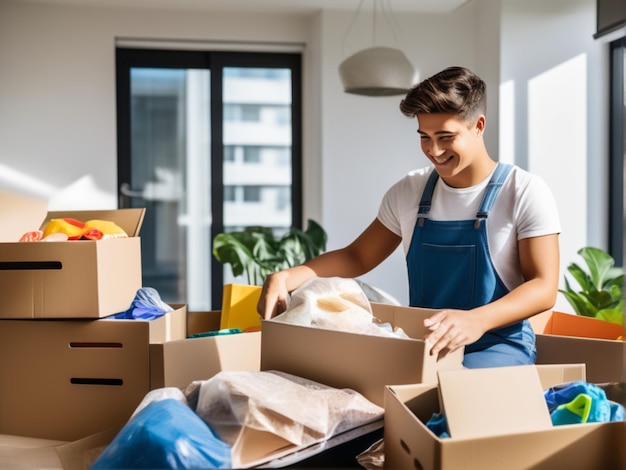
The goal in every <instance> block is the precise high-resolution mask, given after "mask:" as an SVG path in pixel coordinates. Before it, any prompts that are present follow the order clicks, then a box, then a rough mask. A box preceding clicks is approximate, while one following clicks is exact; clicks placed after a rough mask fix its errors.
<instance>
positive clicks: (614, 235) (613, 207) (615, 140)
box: [608, 37, 626, 266]
mask: <svg viewBox="0 0 626 470" xmlns="http://www.w3.org/2000/svg"><path fill="white" fill-rule="evenodd" d="M625 55H626V37H624V38H621V39H618V40H616V41H613V42H611V58H610V104H609V110H610V111H609V112H610V128H609V175H608V176H609V214H608V215H609V240H608V245H609V250H608V251H609V253H610V254H611V256H613V258H614V259H615V263H616V265H617V266H624V265H625V263H626V260H625V259H624V256H625V253H626V241H625V240H624V235H625V233H624V232H625V228H624V224H625V222H626V213H625V212H624V209H625V207H626V200H625V198H626V194H625V192H624V177H625V175H624V168H625V167H626V162H625V159H626V143H625V141H626V106H625V104H626V103H625V95H624V92H625V91H626V90H624V83H625V81H626V76H625V72H624V67H625V66H626V63H625V61H624V56H625Z"/></svg>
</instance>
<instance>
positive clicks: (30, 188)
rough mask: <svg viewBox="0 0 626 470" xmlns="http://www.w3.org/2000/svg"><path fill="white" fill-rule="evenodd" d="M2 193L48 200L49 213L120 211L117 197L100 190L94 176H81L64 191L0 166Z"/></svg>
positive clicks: (5, 166)
mask: <svg viewBox="0 0 626 470" xmlns="http://www.w3.org/2000/svg"><path fill="white" fill-rule="evenodd" d="M0 190H2V191H4V192H6V193H7V194H15V195H21V196H27V197H30V198H34V199H37V200H41V201H47V203H48V210H50V211H61V210H98V209H117V199H116V196H115V194H112V193H108V192H106V191H102V190H101V189H100V188H98V186H97V184H96V182H95V181H94V179H93V176H91V175H85V176H82V177H81V178H79V179H77V180H76V181H74V182H73V183H71V184H69V185H67V186H65V187H63V188H56V187H54V186H52V185H51V184H48V183H46V182H45V181H42V180H40V179H38V178H35V177H33V176H31V175H28V174H26V173H22V172H20V171H18V170H15V169H13V168H11V167H9V166H7V165H3V164H1V163H0Z"/></svg>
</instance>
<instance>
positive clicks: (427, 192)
mask: <svg viewBox="0 0 626 470" xmlns="http://www.w3.org/2000/svg"><path fill="white" fill-rule="evenodd" d="M438 179H439V173H437V171H436V170H435V169H433V171H432V173H431V174H430V176H429V177H428V181H427V182H426V186H424V191H423V192H422V198H421V199H420V206H419V211H418V212H417V218H418V223H419V224H420V225H423V224H424V217H426V216H427V215H428V213H429V212H430V206H431V204H432V199H433V192H434V191H435V184H437V180H438Z"/></svg>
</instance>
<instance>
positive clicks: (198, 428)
mask: <svg viewBox="0 0 626 470" xmlns="http://www.w3.org/2000/svg"><path fill="white" fill-rule="evenodd" d="M121 468H129V469H130V468H132V469H140V468H143V469H148V468H149V469H210V468H231V448H230V446H229V445H228V444H226V443H225V442H223V441H222V440H220V439H219V438H218V437H217V436H216V435H215V433H214V432H213V431H212V430H211V428H210V427H209V426H208V425H207V424H206V423H205V422H204V421H203V420H202V418H200V416H198V415H197V414H196V413H194V411H193V410H192V409H191V408H189V407H188V406H187V405H185V404H184V403H181V402H180V401H178V400H175V399H172V398H167V399H164V400H159V401H153V402H151V403H149V404H148V405H147V406H146V407H145V408H143V409H142V410H141V411H139V412H138V413H137V414H136V415H135V416H134V417H133V418H132V419H131V420H130V421H128V423H126V425H125V426H124V427H123V428H122V430H121V431H120V432H119V433H118V435H117V436H116V437H115V439H113V442H111V444H109V446H108V447H107V448H106V449H105V450H104V451H103V452H102V454H100V456H99V457H98V458H97V459H96V461H95V462H94V463H93V464H92V465H91V467H90V470H98V469H121Z"/></svg>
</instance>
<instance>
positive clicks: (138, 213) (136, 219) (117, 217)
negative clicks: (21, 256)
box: [40, 208, 146, 237]
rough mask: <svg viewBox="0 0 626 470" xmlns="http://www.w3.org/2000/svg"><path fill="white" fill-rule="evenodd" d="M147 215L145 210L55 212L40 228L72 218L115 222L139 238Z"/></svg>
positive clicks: (82, 220)
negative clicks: (59, 220)
mask: <svg viewBox="0 0 626 470" xmlns="http://www.w3.org/2000/svg"><path fill="white" fill-rule="evenodd" d="M145 213H146V209H145V208H137V209H117V210H96V211H53V212H48V214H47V216H46V218H45V220H44V221H43V222H42V223H41V227H40V228H41V229H43V228H44V227H45V226H46V224H47V223H48V222H49V221H51V220H52V219H62V218H63V217H72V218H74V219H76V220H80V221H81V222H87V221H88V220H94V219H96V220H109V221H111V222H115V224H117V225H118V226H119V227H120V228H121V229H122V230H124V231H125V232H126V234H127V235H128V236H129V237H138V236H139V231H140V230H141V224H142V223H143V218H144V216H145Z"/></svg>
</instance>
